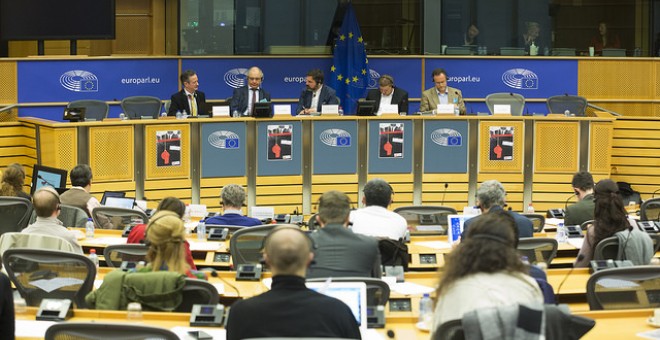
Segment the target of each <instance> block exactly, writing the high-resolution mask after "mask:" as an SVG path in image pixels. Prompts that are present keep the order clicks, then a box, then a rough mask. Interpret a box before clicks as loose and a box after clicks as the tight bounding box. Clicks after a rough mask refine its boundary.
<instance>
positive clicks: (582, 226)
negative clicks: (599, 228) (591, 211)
mask: <svg viewBox="0 0 660 340" xmlns="http://www.w3.org/2000/svg"><path fill="white" fill-rule="evenodd" d="M593 224H594V220H588V221H584V222H582V224H580V229H582V230H587V228H589V226H592V225H593Z"/></svg>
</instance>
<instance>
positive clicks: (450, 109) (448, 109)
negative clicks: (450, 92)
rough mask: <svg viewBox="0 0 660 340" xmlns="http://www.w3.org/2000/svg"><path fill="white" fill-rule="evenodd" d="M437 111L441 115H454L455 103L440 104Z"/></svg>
mask: <svg viewBox="0 0 660 340" xmlns="http://www.w3.org/2000/svg"><path fill="white" fill-rule="evenodd" d="M435 112H436V113H437V114H439V115H453V114H454V104H438V107H437V108H436V110H435Z"/></svg>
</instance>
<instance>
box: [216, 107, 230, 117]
mask: <svg viewBox="0 0 660 340" xmlns="http://www.w3.org/2000/svg"><path fill="white" fill-rule="evenodd" d="M212 110H213V117H229V116H230V115H229V106H227V105H222V106H214V107H213V109H212Z"/></svg>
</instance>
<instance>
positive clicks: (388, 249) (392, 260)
mask: <svg viewBox="0 0 660 340" xmlns="http://www.w3.org/2000/svg"><path fill="white" fill-rule="evenodd" d="M378 249H379V250H380V259H381V264H382V265H383V266H402V267H403V270H408V262H409V261H410V255H409V254H408V246H407V245H406V244H405V242H404V241H403V239H400V240H398V241H395V240H391V239H389V238H385V239H381V240H379V241H378Z"/></svg>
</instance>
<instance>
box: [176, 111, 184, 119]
mask: <svg viewBox="0 0 660 340" xmlns="http://www.w3.org/2000/svg"><path fill="white" fill-rule="evenodd" d="M182 118H183V113H181V110H177V111H176V119H182Z"/></svg>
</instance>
